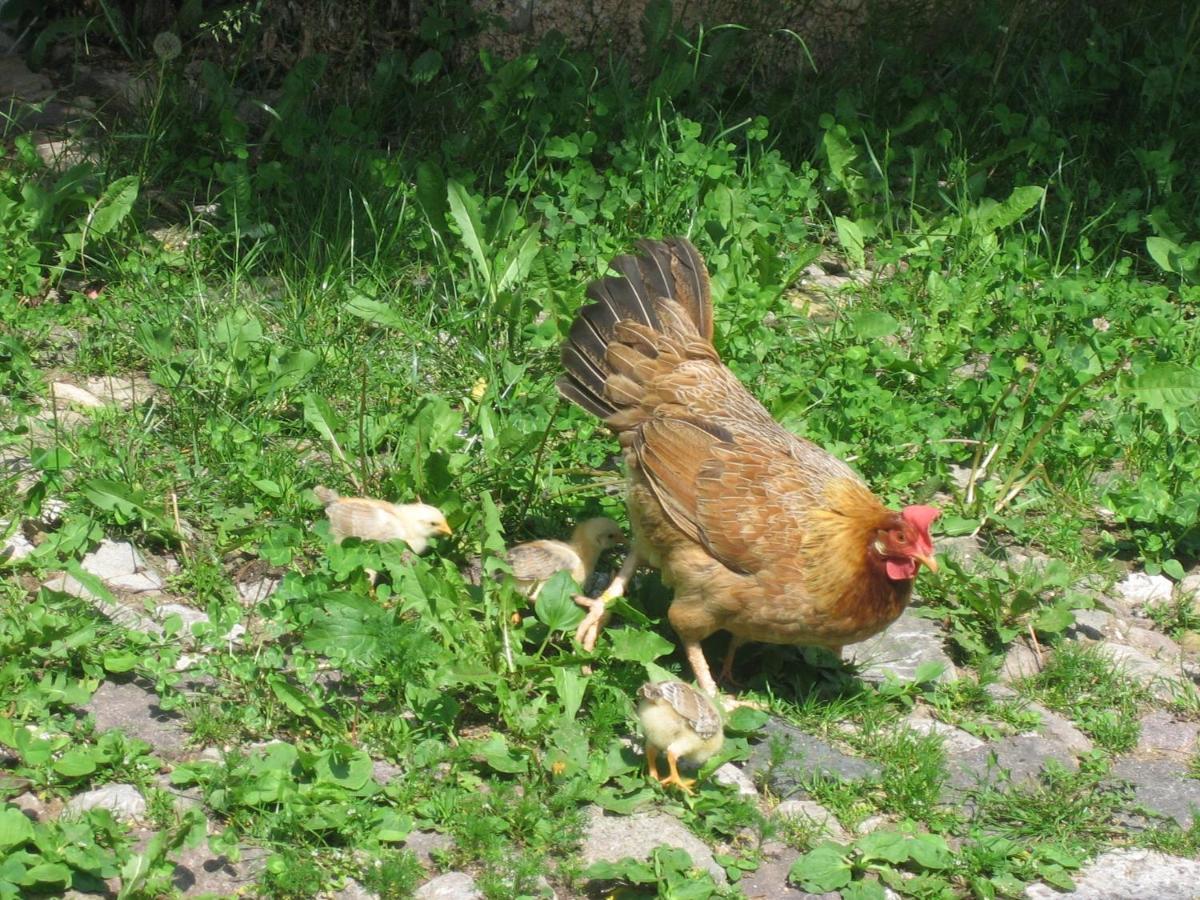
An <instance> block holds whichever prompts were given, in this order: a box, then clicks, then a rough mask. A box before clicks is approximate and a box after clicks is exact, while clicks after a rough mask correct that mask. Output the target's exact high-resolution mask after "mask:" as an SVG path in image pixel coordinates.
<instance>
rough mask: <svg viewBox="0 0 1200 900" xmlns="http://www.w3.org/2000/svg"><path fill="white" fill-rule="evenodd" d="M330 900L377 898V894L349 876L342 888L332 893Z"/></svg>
mask: <svg viewBox="0 0 1200 900" xmlns="http://www.w3.org/2000/svg"><path fill="white" fill-rule="evenodd" d="M332 900H379V895H378V894H376V893H375V892H374V891H368V890H367V889H366V888H365V887H363V886H362V885H361V884H359V883H358V882H357V881H355V880H354V879H353V878H349V879H347V880H346V883H345V884H344V885H343V886H342V889H341V890H340V891H338V892H337V893H336V894H334V895H333V898H332Z"/></svg>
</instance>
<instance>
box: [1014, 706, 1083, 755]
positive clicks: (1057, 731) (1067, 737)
mask: <svg viewBox="0 0 1200 900" xmlns="http://www.w3.org/2000/svg"><path fill="white" fill-rule="evenodd" d="M1027 708H1028V709H1030V710H1032V711H1033V712H1036V713H1037V714H1038V715H1039V716H1040V717H1041V719H1042V722H1041V725H1040V726H1039V727H1038V733H1040V734H1042V735H1045V736H1046V737H1048V738H1050V739H1051V740H1052V741H1055V742H1057V743H1059V744H1061V745H1062V746H1064V747H1066V748H1067V749H1068V750H1070V751H1071V752H1072V753H1074V754H1075V755H1077V756H1078V755H1079V754H1081V753H1088V752H1090V751H1092V750H1094V749H1095V746H1094V745H1093V744H1092V741H1091V739H1090V738H1089V737H1088V736H1087V735H1086V734H1084V733H1083V732H1082V731H1080V730H1079V729H1078V728H1076V727H1075V725H1074V723H1073V722H1072V721H1071V720H1070V719H1068V718H1066V717H1065V716H1060V715H1059V714H1058V713H1056V712H1054V711H1053V710H1050V709H1046V707H1044V706H1042V705H1041V704H1040V703H1030V704H1029V705H1028V707H1027Z"/></svg>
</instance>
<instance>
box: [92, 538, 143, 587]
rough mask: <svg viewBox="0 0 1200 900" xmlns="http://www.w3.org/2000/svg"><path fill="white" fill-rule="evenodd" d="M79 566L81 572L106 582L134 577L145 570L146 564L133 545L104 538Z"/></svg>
mask: <svg viewBox="0 0 1200 900" xmlns="http://www.w3.org/2000/svg"><path fill="white" fill-rule="evenodd" d="M79 565H80V568H82V569H83V571H85V572H88V573H90V574H92V575H95V576H96V577H97V578H99V579H101V580H103V581H108V580H109V579H110V578H120V577H122V576H124V575H134V574H136V573H137V572H140V571H141V570H142V569H143V568H145V565H146V563H145V561H144V560H143V559H142V556H141V554H140V553H138V552H137V549H136V548H135V547H134V546H133V544H128V543H124V542H117V541H110V540H109V539H108V538H105V539H104V540H102V541H101V542H100V545H99V546H98V547H97V548H96V549H95V550H93V551H92V552H91V553H89V554H87V555H86V556H85V557H84V558H83V559H82V560H81V561H80V563H79Z"/></svg>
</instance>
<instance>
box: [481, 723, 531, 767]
mask: <svg viewBox="0 0 1200 900" xmlns="http://www.w3.org/2000/svg"><path fill="white" fill-rule="evenodd" d="M472 749H473V751H474V752H475V753H476V754H478V755H479V756H481V757H482V758H483V761H484V762H485V763H487V764H488V765H489V766H490V767H491V768H493V769H495V770H496V771H497V772H503V773H505V774H506V775H518V774H524V773H525V771H526V768H527V764H526V760H525V757H524V756H521V755H518V754H517V753H516V752H514V751H513V750H512V749H511V748H510V747H509V746H508V739H507V738H506V737H505V736H504V735H502V734H501V733H500V732H498V731H493V732H492V733H491V734H490V735H488V738H487V740H486V741H481V742H479V743H478V744H476V745H475V746H474V747H473V748H472Z"/></svg>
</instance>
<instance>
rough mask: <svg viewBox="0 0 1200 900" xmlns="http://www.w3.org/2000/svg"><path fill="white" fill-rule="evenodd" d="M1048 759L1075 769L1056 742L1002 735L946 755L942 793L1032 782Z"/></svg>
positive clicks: (949, 793)
mask: <svg viewBox="0 0 1200 900" xmlns="http://www.w3.org/2000/svg"><path fill="white" fill-rule="evenodd" d="M993 757H994V759H993ZM1049 760H1055V761H1056V762H1058V763H1059V764H1061V765H1062V766H1063V767H1064V768H1066V769H1069V770H1071V771H1075V770H1076V769H1077V768H1078V765H1077V764H1076V762H1075V757H1074V756H1073V755H1072V754H1071V752H1070V751H1069V750H1067V748H1066V747H1064V746H1063V745H1062V744H1060V743H1058V742H1057V741H1052V740H1050V739H1048V738H1045V737H1042V736H1040V735H1029V734H1017V735H1011V736H1009V737H1005V738H1001V739H1000V740H998V741H993V742H992V743H990V744H984V745H983V746H982V747H978V748H976V749H975V750H970V751H968V752H966V753H960V754H957V755H955V756H951V757H949V758H948V759H947V761H946V764H947V769H948V775H947V778H946V786H945V793H946V795H947V796H948V797H953V795H954V793H955V792H956V791H957V790H970V789H972V788H976V787H980V786H982V785H984V784H993V785H996V784H998V783H1000V782H1007V783H1008V784H1011V785H1020V786H1026V785H1029V784H1033V783H1036V782H1037V781H1038V779H1039V778H1040V776H1041V774H1042V769H1043V768H1044V767H1045V765H1046V763H1047V762H1048V761H1049Z"/></svg>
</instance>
